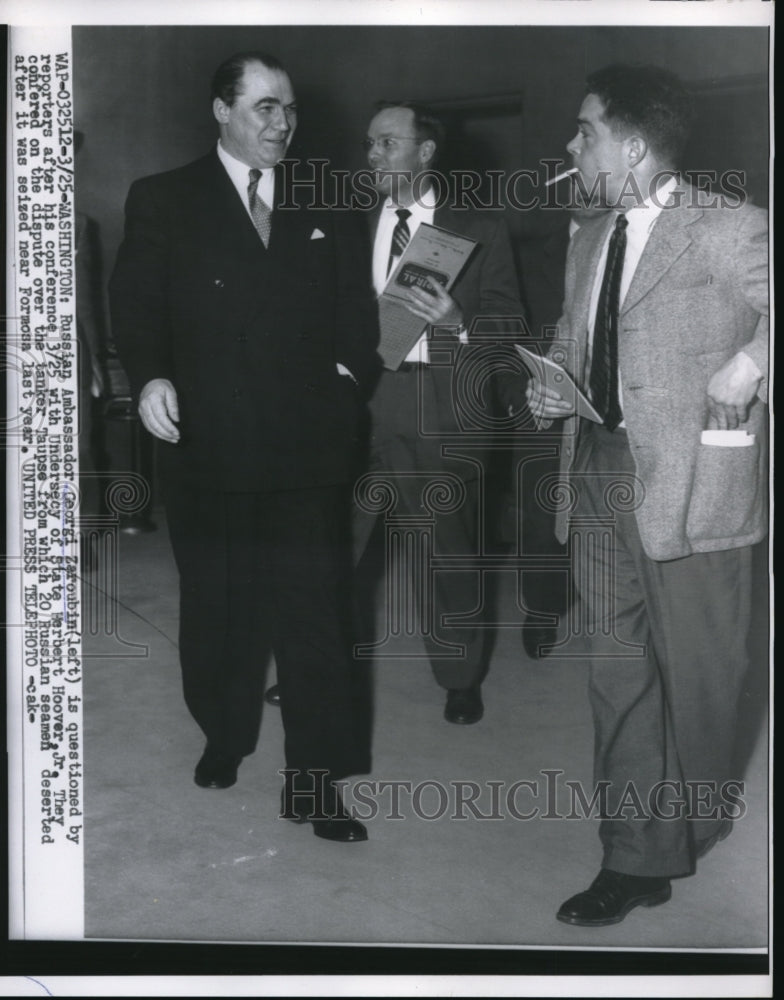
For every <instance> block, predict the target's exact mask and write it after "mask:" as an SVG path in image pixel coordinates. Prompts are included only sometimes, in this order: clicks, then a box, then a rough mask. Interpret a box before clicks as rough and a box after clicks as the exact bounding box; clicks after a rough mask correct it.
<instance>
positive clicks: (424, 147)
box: [419, 139, 436, 167]
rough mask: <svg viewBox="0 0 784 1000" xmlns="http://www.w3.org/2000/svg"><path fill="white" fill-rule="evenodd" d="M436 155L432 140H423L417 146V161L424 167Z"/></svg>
mask: <svg viewBox="0 0 784 1000" xmlns="http://www.w3.org/2000/svg"><path fill="white" fill-rule="evenodd" d="M435 155H436V144H435V143H434V142H433V140H432V139H425V141H424V142H421V143H420V144H419V160H420V162H421V164H422V166H423V167H426V166H427V165H428V164H429V163H430V162H431V160H432V159H433V157H434V156H435Z"/></svg>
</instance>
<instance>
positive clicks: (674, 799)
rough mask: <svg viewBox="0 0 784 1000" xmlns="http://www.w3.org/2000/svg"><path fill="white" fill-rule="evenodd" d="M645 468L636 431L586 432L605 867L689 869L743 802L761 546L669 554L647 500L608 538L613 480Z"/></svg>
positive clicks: (584, 552)
mask: <svg viewBox="0 0 784 1000" xmlns="http://www.w3.org/2000/svg"><path fill="white" fill-rule="evenodd" d="M581 473H582V474H584V475H581ZM633 473H634V463H633V459H632V456H631V452H630V450H629V447H628V439H627V436H626V433H625V432H624V431H623V430H618V431H616V432H615V433H612V434H610V433H609V432H607V431H606V430H605V429H604V428H601V427H597V426H593V425H592V426H591V427H590V428H587V429H586V430H585V431H584V433H583V434H582V438H581V441H580V445H579V449H578V455H577V461H576V464H575V474H576V476H577V477H578V478H579V497H580V499H579V501H578V505H577V508H576V510H575V512H574V513H575V516H576V517H577V518H579V519H580V521H579V522H578V525H577V536H576V538H575V539H573V541H574V542H575V543H576V544H575V551H576V557H577V559H576V566H575V569H576V580H577V585H578V588H579V590H580V595H581V597H582V600H583V602H584V603H585V604H586V605H587V611H588V623H589V627H592V628H593V629H594V634H593V638H592V640H591V664H590V670H591V673H590V686H589V692H590V699H591V706H592V709H593V717H594V726H595V748H594V779H595V781H596V782H607V783H608V787H609V797H608V815H609V816H610V817H613V818H608V819H605V820H603V821H602V823H601V826H600V837H601V840H602V844H603V848H604V859H603V866H604V867H606V868H611V869H614V870H615V871H620V872H624V873H626V874H630V875H649V876H667V875H670V876H672V875H683V874H687V873H689V872H690V871H692V870H693V865H694V841H695V839H699V840H702V839H704V838H706V837H709V836H710V835H711V834H712V833H713V832H714V831H715V829H716V827H717V824H718V823H719V822H720V820H721V819H723V818H727V817H730V818H732V816H733V815H736V814H737V809H736V808H735V807H734V805H733V803H732V802H731V801H730V800H731V799H732V798H733V797H736V796H737V794H738V791H739V790H737V789H736V790H735V791H734V792H732V791H730V792H727V791H725V793H724V794H722V792H721V788H722V786H723V785H724V783H725V782H727V781H737V780H738V779H739V777H740V776H739V775H737V774H733V773H732V753H733V748H734V738H735V730H736V716H737V711H738V705H739V701H740V696H741V690H742V684H743V680H744V676H745V674H746V670H747V665H748V659H747V648H746V642H747V636H748V631H749V624H750V611H751V550H750V548H748V547H745V548H738V549H731V550H728V551H724V552H707V553H696V554H694V555H690V556H686V557H684V558H681V559H673V560H668V561H663V562H662V561H656V560H653V559H650V558H649V557H648V556H646V554H645V552H644V551H643V548H642V544H641V541H640V536H639V533H638V530H637V523H636V520H635V515H634V513H633V512H627V513H618V512H617V511H616V512H615V520H614V542H613V544H612V545H610V546H606V547H605V546H602V545H601V544H597V539H598V534H597V526H598V525H599V522H600V520H601V519H604V520H605V521H606V519H607V517H608V507H607V496H608V493H607V487H608V485H610V484H611V483H612V482H613V479H614V478H615V479H616V480H617V478H618V475H619V474H620V475H621V476H628V475H631V474H633ZM592 522H593V523H592ZM697 782H699V783H700V784H699V785H696V784H695V783H697ZM664 783H672V784H664ZM676 790H677V791H676ZM681 800H683V801H685V802H686V805H685V806H683V807H679V805H678V802H679V801H681ZM689 800H691V801H689ZM623 803H626V807H625V809H624V810H621V813H620V815H618V812H619V807H620V806H621V805H622V804H623ZM638 803H641V805H642V809H641V808H640V805H639V804H638ZM671 815H672V816H674V818H665V817H669V816H671Z"/></svg>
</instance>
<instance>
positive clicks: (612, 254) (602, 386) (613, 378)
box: [589, 215, 629, 431]
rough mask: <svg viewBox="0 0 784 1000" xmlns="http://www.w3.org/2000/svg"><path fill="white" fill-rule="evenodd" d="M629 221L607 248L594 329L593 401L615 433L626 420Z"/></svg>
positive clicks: (621, 222)
mask: <svg viewBox="0 0 784 1000" xmlns="http://www.w3.org/2000/svg"><path fill="white" fill-rule="evenodd" d="M628 224H629V223H628V220H627V218H626V216H625V215H619V216H618V218H617V219H616V220H615V230H614V231H613V234H612V236H611V237H610V244H609V246H608V248H607V264H606V265H605V268H604V277H603V278H602V287H601V290H600V291H599V302H598V305H597V307H596V322H595V323H594V327H593V355H592V357H591V376H590V380H589V381H590V388H591V400H592V402H593V405H594V407H595V408H596V409H597V410H598V412H599V414H600V415H601V416H602V417H603V419H604V426H605V427H606V428H607V429H608V430H610V431H614V430H615V428H616V427H617V426H618V424H620V422H621V421H622V420H623V414H622V413H621V404H620V403H619V401H618V303H619V298H620V292H621V275H622V274H623V256H624V252H625V250H626V227H627V225H628Z"/></svg>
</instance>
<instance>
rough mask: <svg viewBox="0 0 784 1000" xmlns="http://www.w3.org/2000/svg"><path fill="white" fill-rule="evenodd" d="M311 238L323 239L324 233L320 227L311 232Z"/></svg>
mask: <svg viewBox="0 0 784 1000" xmlns="http://www.w3.org/2000/svg"><path fill="white" fill-rule="evenodd" d="M310 238H311V239H312V240H323V239H324V234H323V233H322V231H321V230H320V229H314V230H313V232H312V233H311V234H310Z"/></svg>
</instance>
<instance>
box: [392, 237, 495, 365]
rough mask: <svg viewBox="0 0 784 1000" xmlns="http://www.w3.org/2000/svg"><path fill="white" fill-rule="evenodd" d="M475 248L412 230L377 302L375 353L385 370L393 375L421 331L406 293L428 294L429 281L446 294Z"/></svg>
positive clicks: (462, 240)
mask: <svg viewBox="0 0 784 1000" xmlns="http://www.w3.org/2000/svg"><path fill="white" fill-rule="evenodd" d="M475 246H476V240H470V239H468V238H467V237H466V236H460V235H458V234H457V233H452V232H449V230H447V229H439V228H438V226H431V225H429V224H428V223H422V224H421V225H420V226H419V228H418V229H417V230H416V232H415V233H414V235H413V236H412V237H411V239H410V241H409V243H408V246H407V247H406V249H405V250H404V251H403V254H402V256H401V258H400V260H399V261H398V262H397V265H396V266H395V268H394V269H393V270H392V273H391V274H390V276H389V279H388V280H387V284H386V287H385V288H384V291H383V293H382V294H381V296H380V298H379V300H378V312H379V320H380V323H381V342H380V344H379V348H378V352H379V354H380V355H381V358H382V360H383V362H384V366H385V367H386V368H391V369H392V371H396V370H397V369H398V368H399V367H400V365H401V363H402V362H403V361H404V360H405V358H406V356H407V355H408V353H409V351H410V350H411V348H412V347H413V346H414V344H416V342H417V341H418V340H419V338H420V337H421V336H422V331H423V329H424V324H423V322H422V319H421V317H419V316H415V315H414V314H413V313H412V312H410V311H409V310H408V308H407V307H406V303H407V302H408V298H407V296H406V291H407V290H408V289H409V288H414V287H415V288H421V289H422V290H423V291H425V292H429V293H431V294H432V291H431V286H430V283H429V280H428V279H430V280H431V281H435V282H438V284H439V285H441V286H442V287H443V288H444V289H445V291H447V292H448V291H449V289H450V288H451V287H452V285H453V284H454V283H455V280H456V278H457V276H458V275H459V274H460V272H461V270H462V269H463V267H464V266H465V264H466V262H467V261H468V258H469V257H470V256H471V253H472V252H473V249H474V247H475Z"/></svg>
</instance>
